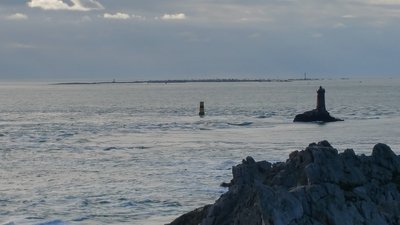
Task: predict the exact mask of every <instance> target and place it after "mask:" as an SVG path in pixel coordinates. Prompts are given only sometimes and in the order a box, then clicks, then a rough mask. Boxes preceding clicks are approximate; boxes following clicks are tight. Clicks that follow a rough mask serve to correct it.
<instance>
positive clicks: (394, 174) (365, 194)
mask: <svg viewBox="0 0 400 225" xmlns="http://www.w3.org/2000/svg"><path fill="white" fill-rule="evenodd" d="M232 173H233V179H232V180H231V182H230V183H229V190H228V192H226V193H225V194H223V195H222V196H221V197H220V198H219V199H218V200H217V201H216V202H215V203H214V204H213V205H210V206H206V207H203V208H201V209H197V210H195V211H193V212H190V213H189V214H185V215H183V216H182V217H179V218H178V219H177V220H175V221H174V222H172V223H171V224H170V225H192V224H193V225H194V224H196V225H198V224H200V225H378V224H379V225H398V224H400V192H399V190H400V158H399V156H397V155H396V154H395V153H394V152H393V151H392V150H391V149H390V147H389V146H387V145H385V144H377V145H375V147H374V148H373V152H372V155H371V156H365V155H361V156H357V155H356V154H355V153H354V151H353V150H352V149H347V150H345V151H344V152H343V153H338V151H337V150H336V149H334V148H333V147H332V146H331V145H330V144H329V143H328V142H327V141H322V142H319V143H318V144H315V143H312V144H310V145H309V146H308V147H307V148H306V149H305V150H302V151H295V152H292V153H291V154H290V155H289V158H288V159H287V160H286V162H280V163H274V164H271V163H269V162H266V161H260V162H256V161H255V160H254V159H253V158H251V157H247V158H246V159H245V160H243V162H242V164H239V165H237V166H234V167H233V168H232Z"/></svg>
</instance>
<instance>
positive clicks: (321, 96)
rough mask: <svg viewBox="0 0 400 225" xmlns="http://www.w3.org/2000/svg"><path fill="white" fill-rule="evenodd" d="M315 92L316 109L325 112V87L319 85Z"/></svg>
mask: <svg viewBox="0 0 400 225" xmlns="http://www.w3.org/2000/svg"><path fill="white" fill-rule="evenodd" d="M317 93H318V95H317V111H318V112H319V113H324V112H327V111H326V108H325V89H324V88H322V86H319V89H318V90H317Z"/></svg>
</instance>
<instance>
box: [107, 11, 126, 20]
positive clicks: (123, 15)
mask: <svg viewBox="0 0 400 225" xmlns="http://www.w3.org/2000/svg"><path fill="white" fill-rule="evenodd" d="M103 17H104V18H105V19H113V20H127V19H130V18H131V16H130V15H129V14H126V13H121V12H118V13H115V14H110V13H104V15H103Z"/></svg>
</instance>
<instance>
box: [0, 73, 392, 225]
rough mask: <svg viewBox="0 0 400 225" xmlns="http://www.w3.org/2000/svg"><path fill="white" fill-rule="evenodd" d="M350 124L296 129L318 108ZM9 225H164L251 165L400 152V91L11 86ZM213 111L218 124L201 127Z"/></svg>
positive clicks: (345, 84) (3, 156) (4, 106)
mask: <svg viewBox="0 0 400 225" xmlns="http://www.w3.org/2000/svg"><path fill="white" fill-rule="evenodd" d="M319 85H323V86H324V87H325V88H326V90H327V92H326V98H327V99H326V102H327V109H328V110H329V111H330V113H331V114H332V115H333V116H336V117H339V118H342V119H345V121H344V122H338V123H331V124H325V125H319V124H305V123H296V124H294V123H292V120H293V117H294V116H295V114H297V113H301V112H303V111H306V110H309V109H312V108H314V107H315V94H316V93H315V91H316V89H317V87H318V86H319ZM0 99H1V101H0V143H1V146H0V180H1V185H0V193H1V195H0V224H7V223H10V224H11V222H13V223H14V224H16V225H18V224H23V225H25V224H49V225H50V224H51V225H59V224H138V225H139V224H164V223H167V222H170V221H171V220H172V219H173V218H174V217H176V216H178V215H179V214H181V213H184V212H186V211H189V210H191V209H194V208H196V207H200V206H202V205H204V204H209V203H213V202H214V201H215V200H216V199H217V198H218V197H219V196H220V195H221V193H223V192H224V191H225V189H224V188H221V187H219V184H220V183H221V182H223V181H226V182H227V181H229V180H230V178H231V171H230V169H231V167H232V166H233V165H236V164H238V163H240V162H241V159H243V158H245V157H246V156H248V155H251V156H253V157H254V158H255V159H256V160H269V161H281V160H285V159H286V157H287V155H288V154H289V153H290V152H291V151H294V150H301V149H303V148H304V147H306V146H307V145H308V144H309V143H311V142H317V141H321V140H324V139H326V140H328V141H330V142H331V144H332V145H333V146H334V147H336V148H338V149H339V150H340V151H342V150H344V149H345V148H354V149H355V151H356V152H357V153H359V154H361V153H365V154H370V152H371V149H372V147H373V145H374V144H376V143H378V142H383V143H387V144H388V145H390V146H391V147H392V149H393V150H394V151H396V152H397V153H399V152H400V140H399V138H398V137H399V136H400V131H399V129H398V128H397V127H398V125H397V124H399V122H400V81H399V80H396V79H390V80H362V81H358V80H332V81H330V80H326V81H299V82H291V83H198V84H190V83H187V84H167V85H165V84H136V85H134V84H108V85H76V86H75V85H65V86H64V85H61V86H58V85H47V84H20V83H14V84H2V85H0ZM200 101H205V108H206V113H207V116H206V117H204V118H200V117H198V116H197V113H198V104H199V102H200Z"/></svg>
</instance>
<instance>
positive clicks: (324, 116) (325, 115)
mask: <svg viewBox="0 0 400 225" xmlns="http://www.w3.org/2000/svg"><path fill="white" fill-rule="evenodd" d="M317 93H318V95H317V107H316V108H315V109H313V110H310V111H307V112H305V113H302V114H298V115H296V117H295V118H294V120H293V122H315V121H321V122H336V121H342V120H341V119H337V118H335V117H332V116H331V115H330V114H329V112H328V111H327V110H326V108H325V89H323V88H322V87H321V86H320V87H319V89H318V90H317Z"/></svg>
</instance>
